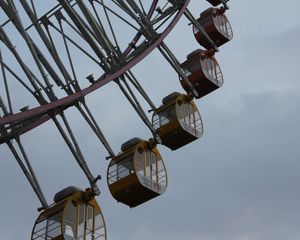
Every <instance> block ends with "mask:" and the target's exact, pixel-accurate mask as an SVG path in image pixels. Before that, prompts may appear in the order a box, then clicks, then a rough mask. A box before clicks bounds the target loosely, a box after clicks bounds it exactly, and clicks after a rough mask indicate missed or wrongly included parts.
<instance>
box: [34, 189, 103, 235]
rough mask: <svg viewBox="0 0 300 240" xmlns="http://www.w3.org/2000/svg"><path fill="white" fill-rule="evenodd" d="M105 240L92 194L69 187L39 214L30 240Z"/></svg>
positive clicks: (101, 220)
mask: <svg viewBox="0 0 300 240" xmlns="http://www.w3.org/2000/svg"><path fill="white" fill-rule="evenodd" d="M45 239H53V240H74V239H97V240H105V239H106V227H105V222H104V218H103V215H102V212H101V209H100V207H99V205H98V203H97V202H96V200H95V198H94V196H93V193H92V190H91V189H87V190H86V191H82V190H80V189H78V188H76V187H68V188H65V189H63V190H61V191H60V192H58V193H57V194H56V195H55V196H54V204H52V205H51V206H50V207H49V208H48V209H46V210H44V211H42V212H41V214H40V215H39V216H38V218H37V220H36V222H35V224H34V227H33V230H32V236H31V240H45Z"/></svg>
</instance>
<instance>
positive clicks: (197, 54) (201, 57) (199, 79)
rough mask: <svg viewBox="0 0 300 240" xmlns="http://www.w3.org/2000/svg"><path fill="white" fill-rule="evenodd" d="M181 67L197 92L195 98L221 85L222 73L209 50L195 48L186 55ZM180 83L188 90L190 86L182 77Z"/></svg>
mask: <svg viewBox="0 0 300 240" xmlns="http://www.w3.org/2000/svg"><path fill="white" fill-rule="evenodd" d="M180 66H181V68H182V70H183V72H184V74H185V76H186V77H187V78H188V80H189V81H190V83H191V84H192V86H193V88H194V90H195V91H196V92H197V96H195V97H196V98H201V97H203V96H205V95H206V94H209V93H211V92H213V91H214V90H216V89H218V88H219V87H221V86H222V85H223V74H222V71H221V69H220V66H219V64H218V62H217V60H216V59H215V57H214V56H212V55H211V53H210V52H208V51H204V50H200V49H198V50H196V51H194V52H192V53H190V54H189V55H188V56H187V60H186V61H185V62H183V63H182V64H181V65H180ZM180 80H181V81H180V83H181V85H182V87H183V88H184V90H185V91H187V92H190V91H191V90H190V87H189V86H188V84H187V82H186V81H184V79H180Z"/></svg>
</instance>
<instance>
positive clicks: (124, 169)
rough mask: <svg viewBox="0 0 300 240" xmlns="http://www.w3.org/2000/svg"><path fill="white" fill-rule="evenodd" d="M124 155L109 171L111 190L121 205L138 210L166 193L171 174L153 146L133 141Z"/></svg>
mask: <svg viewBox="0 0 300 240" xmlns="http://www.w3.org/2000/svg"><path fill="white" fill-rule="evenodd" d="M121 151H122V152H121V153H120V154H118V156H116V157H114V158H113V159H112V160H111V162H110V164H109V167H108V170H107V183H108V186H109V190H110V192H111V194H112V196H113V197H114V198H115V199H116V200H117V201H118V202H122V203H124V204H126V205H128V206H129V207H136V206H138V205H140V204H142V203H144V202H146V201H148V200H150V199H152V198H155V197H157V196H159V195H161V194H163V193H164V192H165V190H166V187H167V183H168V181H167V172H166V168H165V165H164V163H163V160H162V158H161V156H160V154H159V152H158V150H157V149H156V147H155V145H154V144H153V143H151V142H148V141H144V140H142V139H139V138H133V139H131V140H129V141H127V142H126V143H124V144H123V145H122V147H121Z"/></svg>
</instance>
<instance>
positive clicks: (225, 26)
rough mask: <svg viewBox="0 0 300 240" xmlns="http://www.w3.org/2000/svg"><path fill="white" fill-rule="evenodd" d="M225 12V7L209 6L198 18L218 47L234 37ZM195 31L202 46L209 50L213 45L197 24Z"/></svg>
mask: <svg viewBox="0 0 300 240" xmlns="http://www.w3.org/2000/svg"><path fill="white" fill-rule="evenodd" d="M224 12H225V11H224V9H223V8H209V9H207V10H206V11H204V12H202V13H201V15H200V18H199V19H197V21H198V22H199V24H200V25H201V26H202V28H203V29H204V31H205V32H206V33H207V35H208V36H209V37H210V38H211V40H212V41H213V42H214V43H215V44H216V46H217V47H220V46H222V45H223V44H225V43H227V42H229V41H230V40H231V39H232V37H233V32H232V28H231V25H230V23H229V21H228V18H227V17H226V15H225V14H224ZM193 32H194V36H195V38H196V40H197V41H198V43H199V44H200V45H201V46H203V47H205V48H206V49H208V50H209V49H210V48H211V47H212V46H211V44H210V43H209V42H208V41H207V40H206V38H205V37H204V36H203V35H202V34H201V32H199V30H198V28H197V27H196V26H194V27H193Z"/></svg>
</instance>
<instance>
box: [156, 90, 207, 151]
mask: <svg viewBox="0 0 300 240" xmlns="http://www.w3.org/2000/svg"><path fill="white" fill-rule="evenodd" d="M162 103H163V104H162V105H161V106H160V107H159V108H158V109H156V110H155V112H154V114H153V117H152V124H153V127H154V128H155V129H156V130H157V133H158V135H159V137H160V138H161V140H162V144H163V145H165V146H167V147H168V148H170V149H172V150H176V149H178V148H180V147H182V146H185V145H186V144H188V143H190V142H192V141H194V140H196V139H198V138H200V137H201V135H202V133H203V124H202V120H201V116H200V113H199V111H198V109H197V107H196V105H195V103H194V102H193V101H192V97H191V96H190V95H184V94H180V93H177V92H175V93H172V94H170V95H168V96H167V97H165V98H164V99H163V101H162Z"/></svg>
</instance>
